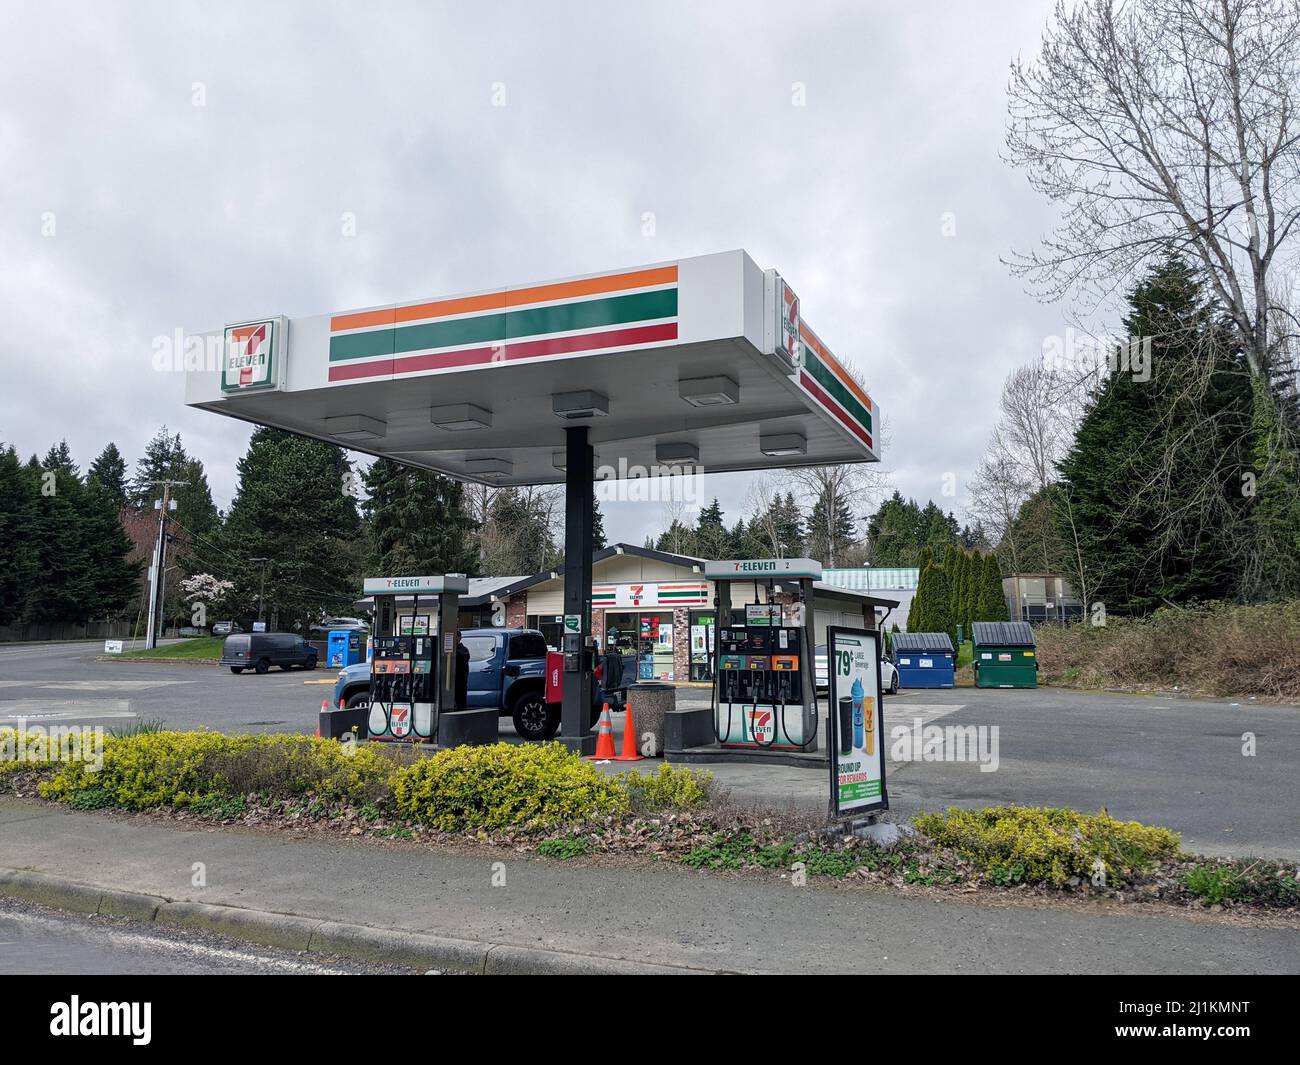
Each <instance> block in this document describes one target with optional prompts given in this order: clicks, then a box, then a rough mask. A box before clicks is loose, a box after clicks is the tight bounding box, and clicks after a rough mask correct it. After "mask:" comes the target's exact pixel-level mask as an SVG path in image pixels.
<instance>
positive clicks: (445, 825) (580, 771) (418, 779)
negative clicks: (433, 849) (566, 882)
mask: <svg viewBox="0 0 1300 1065" xmlns="http://www.w3.org/2000/svg"><path fill="white" fill-rule="evenodd" d="M393 799H394V802H395V805H396V807H397V811H398V813H399V814H401V815H402V816H403V817H405V818H407V819H409V820H411V821H418V822H420V823H422V824H426V825H429V826H431V827H433V828H437V829H441V830H443V831H457V830H461V829H494V828H495V829H500V828H528V829H545V828H552V827H554V826H555V825H560V824H571V823H577V822H582V821H589V820H592V819H593V818H597V817H603V816H606V815H609V814H621V813H626V812H627V811H628V809H629V802H628V794H627V791H626V790H625V788H624V787H623V786H622V785H620V783H619V781H617V780H615V779H614V778H613V777H608V776H606V775H605V774H604V773H602V772H601V771H600V770H599V769H597V768H596V767H595V766H594V765H592V764H591V763H590V762H586V761H583V760H582V759H581V758H578V757H576V756H574V755H573V754H570V753H569V752H568V751H567V750H566V749H565V748H564V747H563V746H562V745H560V744H558V743H542V744H522V745H514V744H509V743H494V744H490V745H488V746H485V747H453V748H450V749H449V750H445V751H439V752H438V753H437V754H435V755H434V756H433V757H432V758H423V759H421V760H420V761H418V762H416V763H414V764H413V765H410V766H408V767H406V768H405V769H403V770H401V771H400V772H398V773H397V774H395V776H394V777H393Z"/></svg>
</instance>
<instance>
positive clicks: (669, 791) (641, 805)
mask: <svg viewBox="0 0 1300 1065" xmlns="http://www.w3.org/2000/svg"><path fill="white" fill-rule="evenodd" d="M617 780H618V783H619V786H620V787H622V788H623V790H624V791H625V792H626V793H627V798H628V802H629V804H630V805H631V808H632V809H633V810H664V809H670V808H672V809H688V808H690V807H692V806H699V805H700V804H701V803H703V802H705V801H706V800H707V799H708V797H709V789H710V788H711V787H712V785H713V774H712V773H710V772H707V771H700V772H697V771H695V770H692V769H686V768H678V767H677V766H671V765H668V764H667V763H666V762H665V763H663V764H661V765H660V766H659V771H658V772H657V773H652V774H649V775H646V774H642V773H637V772H629V773H620V774H619V776H618V777H617Z"/></svg>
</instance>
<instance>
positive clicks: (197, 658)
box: [113, 636, 226, 662]
mask: <svg viewBox="0 0 1300 1065" xmlns="http://www.w3.org/2000/svg"><path fill="white" fill-rule="evenodd" d="M225 642H226V638H225V637H224V636H191V637H189V638H188V639H184V640H181V642H180V643H171V644H167V645H165V646H163V647H145V648H142V649H140V650H138V651H123V652H122V653H121V654H120V655H113V657H114V658H146V659H153V660H163V661H169V660H170V661H181V662H206V661H209V660H210V661H213V662H215V661H217V660H218V659H219V658H221V648H222V646H223V645H224V644H225Z"/></svg>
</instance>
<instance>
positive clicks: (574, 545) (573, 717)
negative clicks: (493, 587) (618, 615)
mask: <svg viewBox="0 0 1300 1065" xmlns="http://www.w3.org/2000/svg"><path fill="white" fill-rule="evenodd" d="M564 451H565V465H564V614H565V627H564V636H563V637H562V638H563V639H564V640H565V641H566V642H565V644H564V646H563V647H562V648H561V649H562V650H563V651H564V652H565V656H564V683H563V686H562V702H561V708H560V734H559V736H558V737H556V738H557V739H558V740H559V741H560V742H561V743H563V744H564V745H565V746H566V747H567V748H569V750H571V751H575V752H577V753H579V754H593V753H595V750H596V736H595V734H594V733H593V732H592V731H591V700H592V676H591V656H590V655H589V654H588V651H587V645H588V641H589V639H590V637H591V550H592V548H591V544H592V523H593V520H594V515H593V508H592V493H593V490H594V482H595V468H594V467H595V453H594V451H593V449H592V446H591V442H590V439H589V430H588V427H587V426H585V425H576V426H569V427H567V428H566V429H565V430H564ZM575 616H576V617H577V618H578V619H579V620H578V632H577V636H578V640H577V641H576V642H577V644H578V655H577V662H576V666H577V668H576V669H575V668H573V665H574V663H573V659H572V658H571V657H570V655H571V651H570V643H569V641H571V640H572V639H573V636H574V635H575V634H574V633H573V631H572V630H571V629H570V628H569V619H570V618H573V617H575Z"/></svg>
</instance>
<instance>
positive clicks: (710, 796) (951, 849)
mask: <svg viewBox="0 0 1300 1065" xmlns="http://www.w3.org/2000/svg"><path fill="white" fill-rule="evenodd" d="M14 740H15V734H14V732H13V730H12V729H0V792H5V791H8V792H9V793H11V794H16V795H19V796H22V797H26V798H33V799H42V800H45V801H50V802H59V803H63V804H66V805H68V806H69V807H71V808H73V809H79V810H112V811H124V812H127V813H130V814H133V815H135V816H159V817H166V818H169V819H173V820H177V821H182V822H202V823H206V824H227V825H241V826H246V827H250V828H260V829H271V830H289V831H294V832H310V833H314V834H319V835H327V836H335V837H340V838H347V839H364V840H368V841H369V840H373V841H385V840H388V841H393V840H397V841H410V842H412V843H416V844H422V845H444V846H446V845H475V846H482V845H487V846H497V847H510V848H513V849H515V850H518V851H525V852H535V853H537V854H539V855H541V856H543V857H544V858H546V859H548V860H555V861H628V860H649V861H667V862H671V863H674V864H679V865H682V866H685V867H687V868H694V869H708V870H730V871H737V872H748V873H750V874H753V875H774V876H781V877H785V878H790V879H797V881H800V882H801V881H803V880H811V879H817V880H820V881H822V882H828V881H839V882H845V883H870V884H876V885H880V886H887V887H891V888H899V889H913V888H917V889H932V890H937V891H957V892H963V893H969V892H990V893H997V894H1003V895H1006V894H1009V893H1010V894H1020V895H1025V894H1033V895H1042V896H1050V897H1056V898H1070V897H1089V898H1106V899H1112V900H1118V901H1121V902H1159V903H1164V904H1170V905H1174V906H1181V907H1197V908H1200V909H1205V908H1210V909H1213V910H1215V911H1216V912H1217V911H1221V910H1222V909H1224V908H1231V909H1235V910H1238V911H1251V912H1256V913H1262V912H1264V911H1269V912H1272V913H1274V914H1278V915H1279V916H1284V915H1291V916H1300V879H1298V877H1297V874H1298V872H1300V871H1298V870H1296V869H1295V868H1294V867H1291V866H1287V865H1284V864H1283V863H1279V862H1274V861H1265V860H1262V859H1252V860H1247V859H1236V860H1216V859H1205V858H1200V857H1197V856H1195V855H1188V854H1184V853H1182V851H1181V848H1180V843H1179V838H1178V836H1177V835H1176V834H1175V833H1173V832H1170V831H1169V830H1167V829H1164V828H1159V827H1154V826H1148V825H1142V824H1139V823H1138V822H1134V821H1117V820H1115V819H1113V818H1111V817H1110V816H1109V815H1107V814H1106V813H1105V812H1104V811H1103V812H1099V813H1093V814H1086V813H1080V812H1077V811H1073V810H1063V809H1053V808H1037V807H1017V806H994V807H986V808H984V809H981V810H958V809H949V810H946V811H943V812H940V813H926V814H921V815H918V816H917V817H916V818H915V819H914V820H913V822H911V823H910V824H901V825H899V826H897V828H898V830H899V835H898V838H897V839H896V840H894V841H892V842H890V843H888V844H882V843H879V842H876V841H874V840H872V839H866V838H860V837H858V836H854V835H846V834H845V831H844V829H843V828H842V827H828V826H827V825H826V824H825V823H824V822H822V821H818V820H817V819H814V818H812V817H809V816H807V815H800V814H797V813H793V812H789V811H770V810H769V811H764V810H759V809H755V808H752V807H742V806H738V805H735V804H733V803H731V802H729V801H728V798H727V796H726V794H725V793H724V792H723V791H722V790H721V789H719V788H717V787H716V786H715V784H714V782H713V779H712V777H711V776H710V775H709V774H708V773H706V772H700V771H696V770H691V769H687V768H678V767H673V766H669V765H661V766H660V767H659V769H658V771H657V772H654V773H638V772H628V773H623V774H619V775H617V776H607V775H605V774H604V773H602V772H601V771H600V770H599V769H598V768H597V767H596V766H595V765H593V764H592V763H591V762H589V761H586V760H583V759H580V758H577V757H576V756H574V755H572V754H570V753H569V752H567V751H566V750H565V749H564V748H563V747H562V746H560V745H559V744H527V745H511V744H504V743H499V744H493V745H490V746H485V747H459V748H454V749H451V750H447V751H441V752H438V753H436V754H433V755H429V754H426V753H424V752H421V751H419V750H416V749H413V748H411V747H405V746H400V747H398V746H381V745H378V744H361V745H358V744H351V743H340V742H337V741H334V740H320V739H315V738H312V737H307V736H288V735H255V736H226V735H223V734H219V733H208V732H166V731H150V730H141V731H136V732H133V733H130V734H125V735H120V736H115V737H110V738H108V739H107V740H106V742H105V746H104V750H103V760H102V766H101V767H100V768H99V769H98V770H97V771H92V768H91V767H90V766H88V765H86V764H85V763H83V762H80V761H67V762H62V763H59V762H53V763H51V762H49V761H44V760H39V761H12V760H9V761H6V760H5V751H6V750H9V751H12V750H15V749H16V744H15V742H14ZM30 742H31V741H30V740H29V744H30ZM6 745H7V746H6ZM9 757H10V759H12V755H10V756H9Z"/></svg>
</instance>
